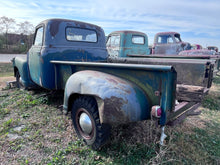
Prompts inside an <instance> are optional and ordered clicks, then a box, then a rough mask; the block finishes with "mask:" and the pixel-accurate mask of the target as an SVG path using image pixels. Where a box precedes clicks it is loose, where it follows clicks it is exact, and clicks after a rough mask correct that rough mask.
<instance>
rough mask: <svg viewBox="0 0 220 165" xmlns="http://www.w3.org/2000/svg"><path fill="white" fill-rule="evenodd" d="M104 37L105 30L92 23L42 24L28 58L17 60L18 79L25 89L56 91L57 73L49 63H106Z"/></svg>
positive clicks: (48, 22) (55, 22) (56, 21)
mask: <svg viewBox="0 0 220 165" xmlns="http://www.w3.org/2000/svg"><path fill="white" fill-rule="evenodd" d="M103 34H104V32H103V30H102V28H100V27H98V26H96V25H92V24H89V23H83V22H79V21H74V20H65V19H49V20H45V21H42V22H41V23H39V24H38V25H37V27H36V30H35V37H34V41H33V45H32V47H31V48H30V50H29V51H28V53H27V58H26V59H23V60H21V59H19V58H16V59H15V60H14V63H15V66H16V67H15V68H14V70H15V75H16V72H18V74H19V79H20V82H21V83H22V84H23V85H24V86H25V87H28V86H31V85H33V84H35V85H38V86H40V87H43V88H46V89H55V88H56V84H55V71H54V66H53V64H51V63H50V61H51V60H62V61H84V62H86V61H87V62H88V61H93V62H98V61H106V58H107V50H106V46H105V36H103ZM98 36H99V37H98Z"/></svg>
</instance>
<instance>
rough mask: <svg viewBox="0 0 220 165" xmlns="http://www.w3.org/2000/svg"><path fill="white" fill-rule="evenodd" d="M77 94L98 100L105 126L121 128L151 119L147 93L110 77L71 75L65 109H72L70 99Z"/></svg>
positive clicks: (100, 74)
mask: <svg viewBox="0 0 220 165" xmlns="http://www.w3.org/2000/svg"><path fill="white" fill-rule="evenodd" d="M74 94H80V95H92V96H94V97H95V98H96V100H97V103H98V105H99V117H100V121H101V123H108V124H111V125H117V124H122V123H128V122H133V121H139V120H145V119H147V118H150V110H149V109H150V108H149V103H148V99H147V96H146V95H145V93H144V92H143V91H142V90H141V89H140V88H139V87H138V86H137V85H135V84H132V83H131V82H128V81H126V80H124V79H122V78H119V77H116V76H113V75H110V74H106V73H102V72H98V71H90V70H86V71H80V72H77V73H75V74H73V75H72V76H70V78H69V79H68V80H67V83H66V86H65V95H64V109H66V110H67V109H68V105H70V104H69V101H70V99H69V98H70V97H71V95H74ZM69 110H70V109H69Z"/></svg>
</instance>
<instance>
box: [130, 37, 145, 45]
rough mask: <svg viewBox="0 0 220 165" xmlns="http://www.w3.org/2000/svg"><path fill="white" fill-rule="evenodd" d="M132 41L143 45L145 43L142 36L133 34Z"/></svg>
mask: <svg viewBox="0 0 220 165" xmlns="http://www.w3.org/2000/svg"><path fill="white" fill-rule="evenodd" d="M132 43H133V44H140V45H144V43H145V41H144V36H138V35H133V36H132Z"/></svg>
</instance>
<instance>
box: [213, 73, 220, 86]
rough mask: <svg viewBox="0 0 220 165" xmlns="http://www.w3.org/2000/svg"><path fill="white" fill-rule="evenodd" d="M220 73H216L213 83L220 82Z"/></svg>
mask: <svg viewBox="0 0 220 165" xmlns="http://www.w3.org/2000/svg"><path fill="white" fill-rule="evenodd" d="M218 74H219V75H216V76H215V77H214V79H213V83H215V84H220V73H218Z"/></svg>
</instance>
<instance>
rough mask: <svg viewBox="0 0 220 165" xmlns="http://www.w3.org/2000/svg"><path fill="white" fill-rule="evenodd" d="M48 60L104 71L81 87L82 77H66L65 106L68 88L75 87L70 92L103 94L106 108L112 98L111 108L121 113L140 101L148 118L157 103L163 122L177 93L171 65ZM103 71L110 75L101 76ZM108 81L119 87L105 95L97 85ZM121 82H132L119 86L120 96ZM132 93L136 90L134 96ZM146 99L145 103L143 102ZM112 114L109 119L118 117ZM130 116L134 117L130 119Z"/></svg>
mask: <svg viewBox="0 0 220 165" xmlns="http://www.w3.org/2000/svg"><path fill="white" fill-rule="evenodd" d="M51 63H53V64H54V65H55V66H57V67H58V66H59V65H69V66H71V68H72V73H77V72H79V71H84V70H92V71H98V72H103V73H102V74H100V73H99V75H100V76H90V80H94V79H96V78H98V77H100V80H99V81H98V80H96V81H92V82H94V84H93V86H91V85H90V83H88V82H89V80H88V81H85V82H87V83H88V84H87V83H83V84H84V85H88V86H85V87H83V88H82V83H80V82H81V80H82V79H83V78H74V74H73V78H70V79H72V80H70V79H69V80H68V81H67V83H66V87H65V99H64V108H67V107H68V97H69V96H70V95H71V92H70V91H71V89H73V88H74V90H73V91H72V93H79V94H88V95H95V94H96V96H97V97H99V98H102V99H103V100H104V102H105V106H107V107H105V108H108V107H109V108H111V107H110V106H111V105H113V102H114V106H116V107H115V108H114V110H118V111H119V110H122V111H123V113H124V112H126V111H128V109H130V108H129V107H133V106H131V105H132V104H134V105H136V103H139V106H141V107H142V105H144V107H142V108H141V114H145V115H143V116H145V117H147V118H149V117H150V108H149V107H151V106H153V105H160V106H161V108H162V111H163V112H162V117H161V119H160V123H161V124H162V125H163V124H165V122H166V112H167V111H172V109H173V108H174V103H175V96H176V72H175V70H174V69H173V68H172V67H171V66H157V65H135V64H132V65H131V64H109V63H106V64H105V63H88V62H80V63H79V62H78V63H77V62H65V61H51ZM89 73H91V71H90V72H89ZM104 73H105V74H108V75H110V76H102V75H103V74H104ZM58 75H59V74H58ZM88 75H89V74H88ZM71 77H72V76H71ZM82 77H83V76H82ZM104 77H107V78H104ZM109 77H110V78H109ZM60 78H61V77H57V80H58V82H59V80H60ZM105 79H106V80H105ZM71 81H74V82H75V81H77V82H79V85H78V86H77V85H76V86H75V87H71V83H69V82H71ZM83 82H84V81H83ZM96 82H97V83H98V84H99V83H101V84H102V85H101V84H100V85H97V84H96ZM106 82H108V83H106ZM119 82H120V83H119ZM68 84H69V85H68ZM73 84H74V83H73ZM111 84H112V85H113V86H115V88H116V89H117V90H118V91H117V92H114V90H113V91H112V92H110V91H111V90H110V91H109V92H110V95H109V96H108V97H104V93H106V92H104V91H105V90H104V89H105V88H103V90H100V88H101V87H105V86H107V88H106V89H108V88H110V89H111ZM123 84H131V85H129V86H130V88H126V89H127V90H122V91H124V92H123V93H122V94H121V95H120V96H119V95H118V94H117V93H120V90H119V87H120V86H123ZM74 85H75V84H74ZM109 85H110V86H109ZM81 89H82V90H81ZM79 90H80V91H79ZM91 90H92V91H94V90H95V91H96V92H92V91H91ZM132 90H134V91H135V92H132ZM74 91H75V92H74ZM97 91H98V92H97ZM102 91H103V92H102ZM126 91H127V93H126ZM69 92H70V93H69ZM132 93H135V97H134V95H133V94H132ZM127 96H129V97H127ZM124 97H127V98H129V99H126V100H127V101H126V100H124ZM106 98H107V99H106ZM116 98H121V99H116ZM133 98H135V99H133ZM134 100H137V101H134ZM145 100H147V101H145ZM146 102H147V103H148V106H145V105H146ZM125 103H126V105H129V106H124V105H125ZM121 107H125V108H122V109H121ZM135 107H136V106H135ZM137 107H138V106H137ZM132 109H133V108H132ZM130 110H131V109H130ZM130 110H129V111H130ZM133 111H136V108H134V109H133ZM137 112H138V111H137ZM137 112H135V113H137ZM105 113H107V112H105ZM119 113H121V112H119ZM129 113H131V112H129ZM103 114H104V112H103ZM115 114H117V113H115ZM125 114H126V113H125ZM131 114H132V113H131ZM146 114H147V115H146ZM139 116H142V115H139ZM111 118H112V119H114V118H115V120H116V119H117V118H118V117H117V115H116V116H114V117H111ZM142 119H143V118H139V120H142ZM103 120H104V117H103ZM106 120H107V119H106ZM108 120H109V118H108ZM118 120H119V119H118ZM118 120H117V121H118ZM126 120H128V119H127V118H124V119H123V120H122V119H120V121H121V122H123V121H126ZM129 120H130V121H133V120H131V119H129ZM136 121H138V120H136ZM103 122H104V121H103ZM108 122H113V121H112V120H111V121H108ZM113 123H114V122H113Z"/></svg>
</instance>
